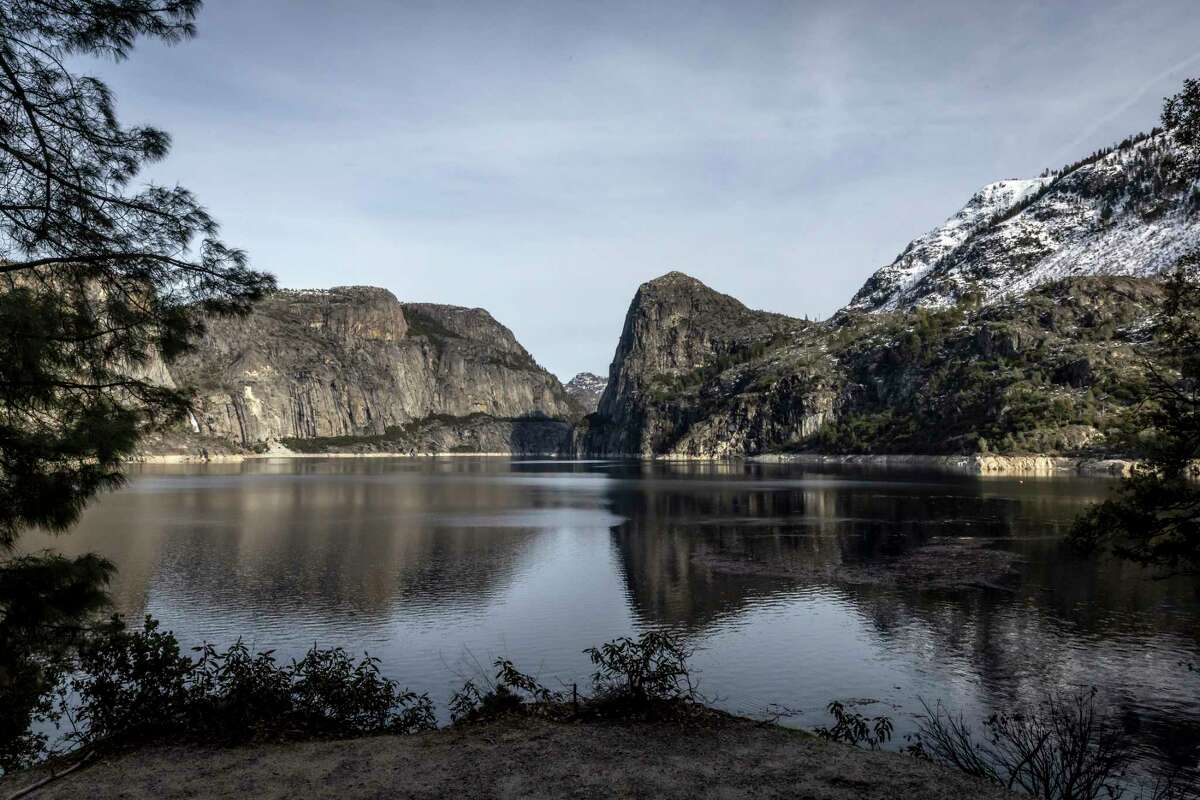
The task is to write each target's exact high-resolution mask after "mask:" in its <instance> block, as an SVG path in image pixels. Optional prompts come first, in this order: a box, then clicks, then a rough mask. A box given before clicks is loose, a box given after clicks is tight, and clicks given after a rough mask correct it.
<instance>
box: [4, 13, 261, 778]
mask: <svg viewBox="0 0 1200 800" xmlns="http://www.w3.org/2000/svg"><path fill="white" fill-rule="evenodd" d="M200 5H201V3H200V0H72V2H57V1H56V0H3V2H0V742H3V744H0V748H2V749H3V750H4V752H3V753H2V754H0V762H4V763H11V762H12V760H14V759H16V760H20V759H21V758H23V757H24V756H23V755H21V753H22V752H23V753H25V754H28V753H29V752H33V751H37V750H38V749H39V748H40V747H41V746H42V745H43V744H44V741H43V740H42V738H41V737H40V735H39V734H32V733H31V734H27V735H25V738H24V739H23V740H22V741H20V742H18V741H17V740H16V739H14V738H13V737H11V736H9V734H10V733H12V731H14V730H25V731H27V730H28V723H29V722H30V721H31V720H32V719H33V718H34V717H36V716H42V715H44V714H45V713H46V708H45V691H44V690H45V688H46V687H47V686H52V685H54V684H55V682H56V681H57V680H59V678H60V677H61V671H62V669H63V666H62V665H63V663H64V659H67V658H68V657H69V655H70V650H71V648H72V647H73V646H74V644H76V643H77V639H78V637H79V634H80V632H81V631H82V629H83V627H84V626H85V625H86V624H87V623H88V622H90V621H91V619H93V618H94V617H93V615H94V614H95V613H96V612H97V611H98V610H99V608H100V606H102V605H103V601H104V590H105V588H106V586H107V582H108V580H109V578H110V577H111V574H112V572H113V567H112V565H111V564H108V563H107V562H104V561H102V560H101V559H98V558H96V557H95V556H83V557H80V558H77V559H75V560H73V561H72V560H70V559H65V558H63V557H61V556H53V555H49V554H46V555H43V556H25V557H20V558H7V560H5V557H6V556H7V555H8V554H9V553H11V552H12V551H13V550H14V548H15V545H16V542H17V540H18V538H19V537H20V536H21V534H22V532H23V531H24V530H26V529H28V528H33V527H41V528H43V529H45V530H49V531H52V532H62V531H65V530H67V529H68V528H69V527H70V526H71V525H72V524H74V523H75V521H76V520H77V519H78V517H79V514H80V513H81V511H82V510H83V507H84V505H85V504H86V503H87V502H88V501H89V500H90V499H91V498H92V497H94V496H95V495H96V494H97V493H98V492H101V491H104V490H109V489H113V488H115V487H118V486H120V485H121V483H122V482H123V480H124V476H123V473H122V464H123V462H124V460H125V459H126V458H128V457H129V456H130V455H131V454H132V453H134V452H135V450H136V448H137V444H138V441H139V438H140V437H141V435H142V434H143V433H145V432H147V431H148V430H151V429H153V428H155V427H161V426H165V425H170V424H172V423H174V422H176V421H178V420H179V419H181V418H182V417H183V416H184V415H185V414H186V413H187V410H188V405H189V402H190V398H189V394H188V392H187V391H186V390H184V389H180V388H176V387H174V386H171V385H167V382H165V381H163V380H161V379H159V378H156V377H155V372H156V370H157V371H158V372H159V373H161V364H162V363H163V362H165V361H170V360H171V359H172V358H174V357H175V356H178V355H180V354H181V353H182V352H184V351H186V350H187V349H188V348H189V347H190V346H191V343H192V341H193V340H194V339H195V338H196V337H197V336H198V335H199V334H200V333H201V331H202V327H203V323H202V319H203V317H204V316H205V315H209V314H236V313H241V312H245V311H247V310H248V309H249V307H250V306H251V304H252V303H254V302H255V301H256V300H257V299H258V298H260V297H261V296H263V295H264V294H265V293H266V292H269V291H270V290H271V289H272V288H273V287H274V280H273V279H272V278H271V277H270V276H269V275H266V274H263V273H260V272H255V271H253V270H251V269H250V268H249V267H248V265H247V260H246V256H245V254H244V253H242V252H241V251H240V250H238V249H236V248H234V247H230V246H228V245H227V244H225V243H224V242H222V241H221V239H220V238H219V235H218V234H219V231H218V227H217V224H216V222H215V221H214V220H213V218H212V217H211V216H210V215H209V214H208V212H207V211H206V210H205V209H204V207H203V206H201V205H200V203H199V202H198V201H197V200H196V198H195V197H194V196H193V195H192V194H191V193H190V192H189V191H188V190H187V189H185V188H182V187H179V186H174V187H169V186H157V185H153V184H140V183H138V182H137V181H138V178H139V175H140V174H141V173H142V170H143V169H144V167H146V166H147V165H149V164H152V163H154V162H157V161H159V160H161V159H162V158H164V157H165V156H166V155H167V153H168V151H169V149H170V137H169V136H168V135H167V134H166V133H164V132H163V131H160V130H158V129H156V128H152V127H145V126H134V127H128V126H124V125H122V124H121V123H120V122H119V121H118V119H117V115H116V110H115V106H114V101H113V95H112V92H111V91H110V90H109V88H108V87H107V86H106V85H105V84H104V83H103V82H101V81H100V80H98V79H96V78H94V77H90V76H87V75H81V74H78V73H77V72H75V71H73V70H74V68H75V67H76V66H77V65H79V64H81V63H83V59H86V58H88V57H102V58H112V59H115V60H120V59H123V58H125V57H126V56H128V55H129V54H130V52H131V50H132V48H133V46H134V43H135V41H136V40H138V39H139V38H141V37H148V38H150V39H156V40H158V41H161V42H166V43H175V42H178V41H181V40H184V39H187V38H189V37H190V36H192V35H193V33H194V32H195V28H194V18H195V15H196V13H197V11H198V10H199V8H200ZM181 89H182V90H186V89H184V87H181ZM10 744H11V745H12V747H13V748H14V749H9V745H10Z"/></svg>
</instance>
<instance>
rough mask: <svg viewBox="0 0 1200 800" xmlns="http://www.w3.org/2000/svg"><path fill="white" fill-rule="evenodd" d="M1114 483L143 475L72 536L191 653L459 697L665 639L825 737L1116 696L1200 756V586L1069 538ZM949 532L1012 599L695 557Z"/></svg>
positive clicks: (866, 553) (658, 475) (755, 707)
mask: <svg viewBox="0 0 1200 800" xmlns="http://www.w3.org/2000/svg"><path fill="white" fill-rule="evenodd" d="M1111 486H1112V482H1111V481H1105V480H1083V479H1078V480H1075V479H1061V478H1060V479H1043V480H1031V479H1025V480H1023V481H1022V480H1016V479H997V478H988V479H975V478H948V477H945V476H928V475H917V474H902V473H895V472H891V473H875V474H872V475H865V474H854V473H831V472H829V471H827V470H825V471H821V472H816V471H811V470H805V469H802V468H798V467H791V466H786V465H756V464H737V465H729V464H661V463H656V464H645V463H626V462H574V463H571V462H547V461H517V462H509V461H507V460H502V459H463V458H453V459H442V460H421V461H413V460H406V459H395V460H393V459H362V460H357V459H329V460H324V459H306V460H291V461H289V460H280V461H271V462H267V461H251V462H247V463H245V464H240V465H214V466H208V467H182V466H181V467H152V468H151V467H147V468H145V469H144V470H142V471H141V472H139V473H138V474H137V475H136V476H135V479H134V480H133V482H132V484H131V485H130V486H129V487H128V488H127V489H125V490H123V491H121V492H119V493H117V494H114V495H111V496H108V497H105V498H104V499H103V500H102V501H101V502H99V503H97V504H96V505H94V506H93V507H92V508H91V509H89V510H88V512H87V513H86V515H85V519H84V521H83V522H82V524H81V525H80V527H79V529H78V530H77V531H76V532H75V533H74V534H72V535H70V536H68V537H65V538H62V539H60V540H58V541H57V542H56V543H54V544H55V545H56V546H58V547H61V548H62V549H64V550H66V551H68V552H83V551H87V550H95V551H98V552H100V553H103V554H105V555H107V556H109V557H110V558H112V559H113V560H115V561H116V563H117V564H118V566H119V567H120V577H119V580H118V584H117V586H116V597H117V602H118V605H119V607H120V610H122V611H123V612H125V613H127V614H129V615H133V616H137V615H140V614H142V613H151V614H153V615H155V616H156V617H158V618H159V619H161V620H162V621H163V623H164V626H165V627H167V628H170V629H173V630H174V631H175V632H176V634H177V635H178V636H179V638H180V639H181V641H183V642H185V643H188V642H199V641H201V640H209V641H213V642H216V643H221V644H224V643H228V642H230V641H232V640H233V639H235V638H236V637H239V636H240V637H243V638H244V639H246V640H247V642H249V643H250V644H252V645H253V646H254V647H257V648H264V649H265V648H275V649H276V650H277V651H278V653H279V654H280V655H281V656H283V657H287V656H291V655H299V654H301V653H302V652H303V651H304V650H305V649H307V648H308V647H310V646H311V645H313V644H314V643H317V644H320V645H322V646H331V645H343V646H345V647H347V648H349V649H351V650H354V651H360V652H361V651H363V650H366V651H369V652H370V653H371V654H372V655H375V656H378V657H380V658H381V659H382V661H383V669H384V671H385V673H386V674H388V675H390V676H392V677H395V678H397V679H399V680H400V681H401V682H402V683H404V684H406V685H408V686H409V687H410V688H413V689H416V690H419V691H428V692H429V693H430V694H431V695H432V697H433V698H434V700H435V701H436V702H437V703H439V704H440V705H442V706H443V707H444V703H445V701H446V699H447V698H448V697H449V695H450V693H451V692H452V691H453V690H454V688H456V687H457V686H458V685H460V684H461V682H462V680H463V679H465V678H467V677H472V676H475V675H476V674H477V672H478V671H479V669H480V665H487V664H490V663H491V661H492V660H493V659H494V658H495V657H496V656H500V655H503V656H507V657H509V658H511V659H513V660H514V661H515V662H516V663H517V665H518V666H519V667H521V668H523V669H524V670H525V671H527V672H533V673H536V674H538V675H539V676H541V677H542V678H543V680H544V682H546V683H549V684H555V682H556V680H557V679H561V680H563V681H565V682H566V683H568V684H569V683H571V682H572V681H579V682H580V683H585V682H586V680H587V675H588V665H587V662H586V659H585V657H584V656H583V655H582V654H581V653H580V651H581V650H582V649H583V648H585V647H588V646H590V645H593V644H596V643H600V642H602V641H604V640H606V639H611V638H613V637H616V636H620V635H625V634H630V633H633V632H637V631H640V630H644V629H647V628H669V629H672V630H675V631H677V632H679V633H681V634H683V635H685V636H686V637H687V638H688V639H689V640H690V641H691V642H692V643H693V644H694V645H696V646H697V647H698V648H699V652H698V654H697V656H696V658H695V666H696V667H697V668H698V669H699V671H700V678H701V689H702V690H703V691H704V692H705V694H707V695H708V696H710V697H712V698H715V700H716V702H717V704H718V705H721V706H723V707H725V708H727V709H730V710H733V711H737V712H742V713H747V714H763V713H766V711H767V709H768V707H770V706H771V705H772V704H781V705H786V706H788V707H791V708H793V709H800V710H802V712H803V713H802V714H800V715H799V716H796V717H793V718H791V719H790V720H789V722H790V723H791V724H797V725H806V726H808V725H816V724H821V723H824V722H826V721H827V720H826V718H825V716H824V711H823V708H824V706H825V704H826V703H827V702H828V701H829V700H831V699H835V698H837V699H843V700H847V699H849V700H855V701H860V703H861V704H860V706H859V709H860V710H862V711H863V712H864V713H868V714H878V713H886V714H889V715H892V716H893V717H894V718H895V719H896V720H897V729H898V733H899V734H903V733H905V732H907V731H909V730H911V729H912V725H913V723H912V715H914V714H916V713H919V712H920V703H919V700H918V698H926V699H928V700H930V701H935V700H941V701H943V702H945V703H947V704H948V705H950V706H951V707H954V708H959V709H962V710H963V711H964V712H965V714H966V715H967V717H968V718H972V717H978V716H982V715H983V714H984V713H985V712H986V711H987V710H988V709H992V708H998V707H1004V706H1006V705H1008V704H1010V703H1012V702H1013V701H1014V700H1025V701H1029V700H1036V699H1037V698H1038V697H1039V696H1040V695H1041V694H1042V693H1043V692H1044V691H1046V690H1047V689H1057V688H1062V687H1087V686H1097V687H1099V688H1100V689H1101V690H1102V691H1104V692H1105V693H1106V694H1107V696H1109V697H1111V698H1112V699H1113V702H1115V703H1116V704H1117V705H1118V707H1119V708H1120V710H1121V713H1122V715H1123V716H1124V717H1125V719H1126V721H1127V723H1128V724H1129V725H1131V726H1136V727H1137V728H1138V729H1139V730H1140V732H1141V735H1140V738H1141V739H1142V740H1143V741H1145V742H1146V744H1147V747H1148V748H1160V749H1162V750H1164V751H1165V752H1166V753H1167V756H1168V757H1169V758H1171V759H1172V760H1175V761H1179V762H1183V763H1192V764H1194V763H1195V760H1196V757H1197V747H1198V744H1200V672H1192V671H1189V670H1188V668H1187V664H1189V663H1191V664H1200V586H1198V584H1197V582H1195V581H1188V580H1172V581H1155V580H1152V579H1150V578H1149V577H1148V576H1147V575H1146V574H1145V573H1143V572H1142V571H1141V570H1140V569H1138V568H1135V567H1131V566H1128V565H1123V564H1120V563H1115V562H1096V561H1090V560H1081V559H1079V558H1077V557H1076V556H1074V555H1073V554H1072V553H1071V552H1070V551H1069V550H1068V549H1067V548H1066V547H1065V546H1064V545H1063V543H1062V537H1063V535H1064V534H1065V533H1066V530H1067V529H1068V527H1069V525H1070V522H1071V520H1072V519H1073V517H1074V516H1075V515H1076V514H1077V513H1078V512H1079V511H1080V510H1081V509H1082V508H1084V507H1085V506H1086V504H1088V503H1089V502H1092V501H1095V500H1098V499H1101V498H1103V497H1104V495H1105V494H1106V492H1107V491H1108V490H1109V489H1110V488H1111ZM938 537H981V538H988V539H997V540H999V542H1000V545H999V546H1001V547H1004V548H1008V549H1011V550H1014V551H1016V552H1017V553H1019V554H1020V556H1021V557H1022V558H1023V563H1022V564H1021V565H1020V573H1021V574H1020V578H1019V580H1018V582H1017V583H1016V589H1015V591H1013V592H1004V591H992V590H981V589H973V590H961V591H920V590H916V589H910V590H897V589H895V588H881V587H879V586H848V585H831V584H829V583H815V584H814V583H807V584H806V583H804V582H803V581H801V580H800V579H782V578H766V577H759V576H753V575H729V574H719V573H714V572H713V571H712V570H711V569H709V568H707V567H705V566H704V565H703V564H702V563H699V562H697V561H696V560H695V559H694V556H695V555H696V554H697V553H713V552H721V553H725V554H728V555H731V556H733V557H739V558H741V557H748V558H753V559H755V560H759V561H766V562H770V561H773V560H776V559H785V560H789V561H793V562H795V561H799V562H801V563H806V564H811V565H814V566H823V565H836V564H839V563H870V562H872V561H876V560H880V559H887V558H890V557H893V556H895V555H897V554H900V553H903V552H904V551H905V550H906V549H908V548H912V547H914V546H917V545H920V544H922V543H925V542H928V541H930V540H932V539H936V538H938ZM35 544H38V545H39V546H40V545H41V544H44V542H38V543H35ZM862 701H874V702H862Z"/></svg>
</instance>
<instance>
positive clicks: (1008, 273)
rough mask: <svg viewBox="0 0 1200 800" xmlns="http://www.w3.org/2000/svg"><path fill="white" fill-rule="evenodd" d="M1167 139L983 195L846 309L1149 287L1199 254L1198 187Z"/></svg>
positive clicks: (1141, 139)
mask: <svg viewBox="0 0 1200 800" xmlns="http://www.w3.org/2000/svg"><path fill="white" fill-rule="evenodd" d="M1184 162H1185V159H1184V157H1183V153H1182V152H1181V150H1180V148H1179V147H1178V146H1177V145H1175V144H1174V142H1173V141H1172V139H1171V134H1170V133H1161V132H1158V133H1154V134H1153V135H1149V136H1136V137H1132V138H1130V139H1128V140H1126V141H1125V142H1122V143H1121V145H1119V146H1118V147H1116V148H1113V149H1112V150H1109V151H1101V152H1099V153H1096V154H1094V155H1093V156H1091V157H1089V158H1085V159H1083V160H1081V161H1079V162H1076V163H1075V164H1072V165H1069V166H1067V167H1065V168H1063V169H1061V170H1058V171H1057V172H1054V173H1052V174H1049V175H1046V176H1045V177H1041V178H1035V179H1032V180H1009V181H1001V182H999V183H993V184H991V185H989V186H986V187H984V188H983V189H982V190H981V191H980V192H979V193H978V194H976V195H975V196H974V197H972V198H971V200H970V201H969V202H968V203H967V205H966V206H965V207H964V208H963V209H962V210H961V211H959V212H958V213H957V214H955V215H954V216H953V217H951V218H950V219H949V220H947V221H946V222H945V223H944V224H943V225H941V226H940V227H938V228H935V229H934V230H932V231H930V232H929V233H927V234H925V235H924V236H922V237H920V238H918V239H915V240H914V241H913V242H912V243H911V244H909V246H908V247H907V248H905V250H904V252H903V253H901V254H900V255H899V256H898V257H897V258H896V260H895V261H894V262H892V263H891V264H889V265H888V266H886V267H883V268H882V269H880V270H879V271H878V272H876V273H875V274H874V275H872V276H871V278H870V279H868V280H867V282H866V284H864V285H863V287H862V288H861V289H860V290H859V292H858V294H856V295H855V296H854V299H853V300H851V302H850V305H849V308H851V309H856V310H866V311H888V310H896V309H904V308H911V307H913V306H918V305H919V306H927V307H947V306H951V305H953V304H954V303H955V302H956V301H957V300H958V299H959V298H961V297H963V296H965V295H967V294H976V295H978V296H979V297H981V298H982V299H983V300H984V301H985V302H991V301H994V300H997V299H1001V298H1004V297H1011V296H1014V295H1018V294H1021V293H1023V292H1026V291H1029V290H1031V289H1033V288H1036V287H1037V286H1040V285H1041V284H1043V283H1046V282H1048V281H1052V280H1057V279H1061V278H1067V277H1074V276H1088V275H1128V276H1153V275H1157V274H1160V273H1162V272H1163V271H1164V270H1167V269H1169V268H1170V267H1171V266H1172V265H1173V264H1174V263H1175V261H1176V259H1178V258H1179V256H1181V255H1183V254H1184V253H1185V252H1188V251H1189V250H1192V249H1195V248H1196V247H1198V246H1200V182H1198V181H1197V178H1196V176H1195V174H1194V172H1193V171H1192V170H1191V169H1190V168H1188V167H1187V166H1186V164H1185V163H1184Z"/></svg>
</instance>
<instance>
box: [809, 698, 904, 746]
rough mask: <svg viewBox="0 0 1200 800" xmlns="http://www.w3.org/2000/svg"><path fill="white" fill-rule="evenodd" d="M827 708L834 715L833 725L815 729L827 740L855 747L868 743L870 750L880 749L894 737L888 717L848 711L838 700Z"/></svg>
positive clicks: (815, 731) (892, 727) (816, 732)
mask: <svg viewBox="0 0 1200 800" xmlns="http://www.w3.org/2000/svg"><path fill="white" fill-rule="evenodd" d="M826 710H827V711H828V712H829V713H830V715H832V716H833V720H834V724H833V727H832V728H827V727H824V726H822V727H819V728H816V729H815V730H814V731H813V733H815V734H817V736H819V737H821V738H822V739H825V740H826V741H830V742H841V743H842V744H849V745H854V746H855V747H859V746H861V745H866V746H867V748H868V749H869V750H878V749H879V748H880V746H882V745H884V744H886V743H887V742H888V741H890V740H891V738H892V730H893V729H894V726H893V724H892V720H891V719H890V718H888V717H885V716H879V717H871V718H867V717H866V716H864V715H862V714H860V713H858V712H857V711H847V710H846V707H845V706H844V705H842V704H841V703H840V702H838V701H837V700H834V701H833V702H832V703H830V704H829V705H828V706H827V707H826Z"/></svg>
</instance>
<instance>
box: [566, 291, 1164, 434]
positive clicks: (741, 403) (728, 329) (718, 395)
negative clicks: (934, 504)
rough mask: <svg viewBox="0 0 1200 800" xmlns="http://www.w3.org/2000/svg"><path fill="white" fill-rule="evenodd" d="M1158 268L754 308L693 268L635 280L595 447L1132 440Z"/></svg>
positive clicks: (591, 427) (595, 425)
mask: <svg viewBox="0 0 1200 800" xmlns="http://www.w3.org/2000/svg"><path fill="white" fill-rule="evenodd" d="M1161 292H1162V290H1161V286H1160V284H1159V282H1158V281H1155V280H1152V279H1137V278H1105V277H1090V278H1072V279H1066V280H1063V281H1058V282H1054V283H1050V284H1045V285H1043V286H1041V287H1039V288H1038V289H1037V290H1035V291H1033V292H1030V293H1028V294H1026V295H1021V296H1019V297H1017V298H1014V299H1012V300H1009V301H1002V302H996V303H993V304H991V305H985V306H971V307H957V308H954V309H947V310H935V311H929V310H926V309H919V310H916V311H903V312H886V313H861V312H842V313H839V314H838V315H837V316H835V317H834V318H833V319H831V320H829V321H827V322H823V323H807V322H803V321H800V320H796V319H790V318H788V317H783V316H780V315H778V314H768V313H766V312H761V311H752V310H750V309H747V308H746V307H745V306H743V305H742V304H741V303H739V302H737V301H736V300H734V299H733V298H730V297H727V296H725V295H722V294H719V293H717V292H715V291H713V290H711V289H709V288H707V287H706V286H704V285H703V284H701V283H699V282H698V281H696V280H694V279H691V278H688V277H687V276H684V275H681V274H679V273H672V274H670V275H666V276H664V277H662V278H659V279H658V280H654V281H651V282H649V283H647V284H644V285H643V286H642V287H641V288H640V289H639V290H638V292H637V295H636V296H635V298H634V301H633V303H632V305H631V306H630V308H629V313H628V315H627V317H626V321H625V328H624V331H623V333H622V336H621V341H620V344H619V345H618V346H617V352H616V356H615V357H614V360H613V365H612V370H611V373H610V377H609V384H608V387H607V388H606V389H605V392H604V395H603V397H602V398H601V401H600V405H599V408H598V410H597V412H596V413H595V414H592V415H590V416H588V417H587V418H585V419H584V420H583V421H582V422H581V423H580V424H579V425H578V426H577V427H576V429H575V433H574V440H573V441H574V448H575V449H576V451H577V452H579V453H582V454H589V455H636V456H665V457H678V458H685V457H701V458H720V457H727V456H747V455H756V454H761V453H767V452H789V451H790V452H805V451H808V452H812V451H824V452H834V453H918V454H920V453H929V454H977V453H988V452H997V451H998V452H1003V453H1042V454H1056V455H1064V456H1073V457H1095V456H1097V455H1100V454H1103V453H1106V452H1121V451H1122V448H1124V447H1125V446H1126V442H1125V441H1124V440H1122V438H1121V437H1122V436H1125V435H1127V426H1125V425H1124V424H1123V423H1124V419H1125V418H1124V414H1125V413H1126V412H1127V411H1128V410H1129V409H1130V408H1131V407H1132V406H1133V405H1135V404H1136V402H1137V399H1138V398H1139V397H1140V393H1139V391H1138V389H1137V387H1138V386H1139V385H1141V384H1142V383H1143V382H1144V381H1145V380H1146V374H1145V364H1144V362H1143V360H1142V359H1141V357H1140V355H1139V354H1138V353H1137V352H1135V349H1134V348H1135V346H1137V344H1138V343H1139V342H1140V341H1142V340H1143V339H1144V338H1145V337H1146V336H1147V335H1148V333H1147V330H1148V326H1149V325H1150V324H1151V322H1152V320H1153V319H1154V315H1155V313H1156V311H1157V308H1158V305H1159V303H1160V302H1161V297H1162V294H1161Z"/></svg>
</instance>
